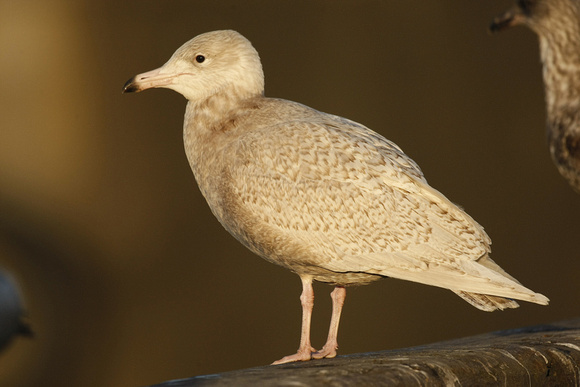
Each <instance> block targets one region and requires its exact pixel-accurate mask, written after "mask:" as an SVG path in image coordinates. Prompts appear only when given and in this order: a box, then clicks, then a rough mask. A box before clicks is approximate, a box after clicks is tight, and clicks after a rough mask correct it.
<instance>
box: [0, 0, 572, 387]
mask: <svg viewBox="0 0 580 387" xmlns="http://www.w3.org/2000/svg"><path fill="white" fill-rule="evenodd" d="M508 6H511V1H504V0H497V1H487V0H478V1H473V0H438V1H430V2H426V1H405V2H403V1H395V0H391V1H386V0H383V1H377V0H373V1H364V0H363V1H361V0H356V1H354V0H352V1H341V2H335V1H311V0H302V1H276V2H272V1H264V0H263V1H257V0H255V1H254V0H252V1H244V2H241V1H238V0H231V1H215V2H210V1H192V0H189V1H185V0H179V1H171V2H167V1H155V2H153V1H147V2H144V1H135V0H133V1H124V2H119V1H111V0H100V1H76V2H73V1H62V0H53V1H50V2H46V1H40V0H22V1H10V0H2V1H0V266H1V267H3V268H4V269H6V270H9V271H11V272H12V273H13V274H14V275H15V276H16V277H17V278H18V280H19V282H20V284H21V287H22V292H23V294H24V296H25V299H26V307H27V310H28V315H29V317H30V320H31V322H32V325H33V328H34V330H35V331H36V337H35V338H34V339H31V340H29V339H19V340H17V341H15V342H14V343H13V345H12V346H11V347H9V348H8V349H7V350H6V351H4V352H3V353H2V354H0V385H6V386H8V385H9V386H38V385H43V386H80V385H82V386H104V385H106V386H131V385H146V384H152V383H156V382H161V381H163V380H168V379H176V378H184V377H189V376H194V375H200V374H208V373H216V372H221V371H227V370H233V369H239V368H245V367H252V366H258V365H264V364H268V363H270V362H271V361H273V360H275V359H278V358H280V357H282V356H283V355H287V354H289V353H292V352H293V351H294V350H295V349H296V348H297V346H298V339H299V326H300V313H301V309H300V303H299V300H298V297H299V294H300V290H301V286H300V281H299V279H298V277H297V276H295V275H293V274H291V273H290V272H287V271H285V270H283V269H281V268H279V267H276V266H274V265H271V264H269V263H267V262H265V261H263V260H261V259H260V258H258V257H256V256H254V255H253V254H251V253H250V252H249V251H247V250H246V249H245V248H244V247H242V246H241V245H240V244H239V243H238V242H237V241H235V240H234V239H233V238H232V237H231V236H230V235H229V234H227V232H225V231H224V230H223V229H222V227H221V226H220V224H219V223H218V222H217V221H216V220H215V219H214V217H213V216H212V214H211V213H210V211H209V209H208V207H207V204H206V203H205V201H204V200H203V198H202V197H201V195H200V193H199V191H198V189H197V186H196V184H195V181H194V178H193V175H192V174H191V172H190V170H189V166H188V164H187V161H186V158H185V154H184V151H183V145H182V138H181V135H182V134H181V130H182V119H183V112H184V108H185V100H184V99H183V97H181V96H180V95H178V94H176V93H174V92H171V91H168V90H153V91H148V92H146V93H142V94H138V95H122V94H121V88H122V85H123V83H124V82H125V81H126V80H127V79H128V78H130V77H131V76H133V75H135V74H137V73H140V72H143V71H146V70H151V69H153V68H156V67H158V66H160V65H162V64H163V63H165V61H166V60H167V59H168V58H169V57H170V55H171V54H172V53H173V52H174V50H175V49H176V48H177V47H179V46H180V45H181V44H182V43H184V42H185V41H186V40H189V39H190V38H192V37H193V36H195V35H197V34H199V33H203V32H207V31H211V30H216V29H225V28H231V29H236V30H238V31H239V32H241V33H242V34H244V35H245V36H246V37H247V38H249V39H250V40H251V41H252V42H253V44H254V46H255V47H256V48H257V50H258V51H259V52H260V55H261V58H262V62H263V65H264V70H265V74H266V95H268V96H275V97H282V98H286V99H291V100H295V101H299V102H302V103H305V104H307V105H310V106H312V107H314V108H317V109H319V110H322V111H326V112H329V113H334V114H338V115H342V116H345V117H348V118H350V119H353V120H356V121H359V122H361V123H363V124H365V125H367V126H369V127H371V128H373V129H374V130H376V131H378V132H379V133H381V134H383V135H385V136H386V137H387V138H389V139H391V140H393V141H395V142H396V143H397V144H399V145H400V146H401V147H402V148H403V149H404V150H405V151H406V152H407V153H408V154H409V155H410V156H411V157H412V158H414V159H415V160H416V161H417V162H418V163H419V165H420V166H421V167H422V168H423V171H424V172H425V175H426V177H427V179H428V180H429V182H430V183H431V185H433V186H434V187H436V188H437V189H439V190H440V191H441V192H443V193H444V194H445V195H447V196H448V197H449V198H450V199H451V200H453V201H455V202H457V203H460V204H461V205H462V206H464V208H465V209H466V210H467V212H468V213H469V214H471V215H472V216H473V217H474V218H475V219H476V220H477V221H478V222H480V223H481V224H482V225H484V226H485V228H486V230H487V231H488V233H489V234H490V236H491V237H492V239H493V241H494V244H493V248H494V251H493V255H492V257H493V258H494V259H495V260H496V261H497V262H498V263H500V264H501V266H502V267H504V268H505V269H506V270H507V271H508V272H509V273H511V274H513V275H514V276H515V277H517V278H518V279H519V280H520V281H522V282H523V283H524V284H525V285H526V286H528V287H530V288H532V289H534V290H535V291H538V292H541V293H544V294H546V295H547V296H548V297H549V298H550V299H551V301H552V302H551V304H550V306H548V307H541V306H538V305H532V304H528V303H522V307H521V308H519V309H517V310H511V311H505V312H495V313H484V312H481V311H478V310H476V309H475V308H473V307H471V306H469V305H468V304H467V303H465V302H464V301H462V300H461V299H460V298H459V297H457V296H455V295H453V294H452V293H451V292H449V291H446V290H442V289H437V288H432V287H427V286H423V285H419V284H413V283H407V282H404V281H399V280H384V281H381V282H379V283H375V284H373V285H370V286H366V287H361V288H356V289H353V290H350V291H349V292H348V297H347V303H346V306H345V310H344V314H343V319H342V322H341V331H340V337H339V342H340V344H341V348H340V354H348V353H355V352H365V351H375V350H384V349H394V348H400V347H408V346H414V345H419V344H426V343H430V342H435V341H441V340H447V339H451V338H456V337H461V336H467V335H473V334H478V333H483V332H488V331H493V330H500V329H507V328H515V327H520V326H525V325H533V324H540V323H549V322H552V321H557V320H562V319H566V318H572V317H577V316H578V315H579V314H580V311H579V307H578V303H577V301H576V300H577V295H578V290H579V287H580V285H579V284H578V270H579V269H580V260H579V255H580V252H579V249H578V247H579V243H578V242H579V239H580V238H579V235H580V222H579V219H580V217H579V216H580V197H579V196H578V195H577V194H575V193H574V192H573V191H572V189H571V188H570V187H568V185H567V184H566V182H565V181H564V180H563V179H562V178H561V177H560V176H559V175H558V173H557V171H556V168H555V167H554V166H553V165H552V162H551V160H550V157H549V154H548V148H547V144H546V141H545V134H544V120H545V113H544V101H543V85H542V80H541V67H540V63H539V59H538V47H537V39H536V37H535V36H534V35H533V34H532V32H530V31H528V30H526V29H524V28H516V29H513V30H510V31H507V32H504V33H502V34H501V35H499V36H490V35H489V34H488V33H487V32H486V29H487V26H488V25H489V22H490V21H491V19H492V18H493V17H494V16H495V15H497V14H499V13H501V12H503V11H504V10H505V9H506V8H508ZM331 290H332V289H331V288H330V287H328V286H323V285H318V286H316V287H315V292H316V296H317V298H316V306H315V312H314V320H313V342H314V345H315V346H320V345H322V344H323V343H324V340H325V338H326V332H327V327H328V323H329V316H330V298H329V296H328V294H329V292H330V291H331Z"/></svg>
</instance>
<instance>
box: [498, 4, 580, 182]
mask: <svg viewBox="0 0 580 387" xmlns="http://www.w3.org/2000/svg"><path fill="white" fill-rule="evenodd" d="M513 25H526V26H528V27H529V28H531V29H532V30H533V31H534V32H536V34H537V35H538V38H539V40H540V57H541V59H542V64H543V76H544V85H545V94H546V107H547V113H548V119H547V136H548V143H549V146H550V154H551V155H552V159H553V160H554V162H555V163H556V166H557V168H558V171H559V172H560V174H561V175H562V176H563V177H564V178H565V179H566V180H567V181H568V183H570V185H571V186H572V187H573V188H574V190H576V191H577V192H579V193H580V1H578V0H520V1H518V2H517V4H516V6H515V7H514V8H513V9H511V10H509V11H508V12H506V13H505V14H504V15H502V16H500V17H498V18H496V19H495V20H494V22H493V23H492V25H491V30H492V31H498V30H502V29H504V28H506V27H510V26H513Z"/></svg>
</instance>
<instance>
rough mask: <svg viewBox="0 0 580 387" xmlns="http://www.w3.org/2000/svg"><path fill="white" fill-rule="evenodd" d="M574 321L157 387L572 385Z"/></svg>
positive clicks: (576, 360)
mask: <svg viewBox="0 0 580 387" xmlns="http://www.w3.org/2000/svg"><path fill="white" fill-rule="evenodd" d="M579 384H580V318H578V319H574V320H569V321H562V322H558V323H554V324H550V325H538V326H533V327H527V328H520V329H512V330H506V331H499V332H492V333H488V334H484V335H478V336H472V337H466V338H463V339H457V340H452V341H446V342H441V343H435V344H430V345H425V346H420V347H413V348H407V349H400V350H391V351H381V352H369V353H361V354H353V355H345V356H338V357H336V358H335V359H323V360H312V361H309V362H301V363H290V364H283V365H278V366H264V367H257V368H249V369H245V370H239V371H231V372H224V373H221V374H214V375H203V376H197V377H194V378H191V379H181V380H173V381H169V382H165V383H162V384H157V385H155V386H157V387H160V386H165V387H169V386H171V387H185V386H218V385H231V386H313V385H332V386H355V385H356V386H371V385H372V386H461V385H464V386H472V385H477V386H491V385H493V386H498V385H499V386H523V385H530V386H536V385H542V386H553V385H559V386H577V385H579Z"/></svg>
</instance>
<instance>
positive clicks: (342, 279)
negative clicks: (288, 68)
mask: <svg viewBox="0 0 580 387" xmlns="http://www.w3.org/2000/svg"><path fill="white" fill-rule="evenodd" d="M153 87H164V88H168V89H172V90H175V91H177V92H178V93H181V94H182V95H183V96H184V97H185V98H186V99H187V100H188V103H187V107H186V111H185V122H184V133H183V136H184V142H185V152H186V154H187V158H188V160H189V164H190V166H191V169H192V170H193V174H194V175H195V178H196V180H197V183H198V185H199V188H200V190H201V192H202V194H203V196H204V197H205V199H206V200H207V203H208V204H209V206H210V208H211V210H212V212H213V213H214V215H215V216H216V217H217V219H218V220H219V221H220V222H221V224H222V225H223V226H224V227H225V229H226V230H228V231H229V232H230V233H231V234H232V235H233V236H234V237H235V238H237V239H238V240H239V241H240V242H241V243H242V244H243V245H245V246H246V247H247V248H249V249H250V250H252V251H253V252H254V253H256V254H257V255H259V256H261V257H262V258H264V259H266V260H267V261H270V262H272V263H275V264H277V265H280V266H282V267H285V268H287V269H289V270H290V271H293V272H294V273H296V274H298V276H300V279H301V280H302V286H303V290H302V295H301V296H300V301H301V303H302V312H303V315H302V332H301V339H300V347H299V349H298V352H297V353H296V354H293V355H290V356H286V357H284V358H282V359H280V360H278V361H276V362H274V364H281V363H287V362H292V361H298V360H310V359H311V358H315V359H318V358H324V357H327V358H331V357H334V356H336V350H337V348H338V344H337V333H338V324H339V319H340V313H341V309H342V306H343V303H344V299H345V295H346V290H345V287H346V286H349V285H362V284H367V283H369V282H372V281H375V280H378V279H381V278H385V277H393V278H399V279H404V280H409V281H415V282H420V283H423V284H427V285H433V286H439V287H442V288H447V289H450V290H451V291H453V292H454V293H456V294H457V295H459V296H460V297H462V298H463V299H464V300H466V301H467V302H469V303H470V304H471V305H473V306H475V307H476V308H479V309H481V310H485V311H493V310H496V309H506V308H515V307H517V306H518V304H517V303H516V302H515V301H513V299H519V300H525V301H530V302H535V303H538V304H542V305H546V304H547V303H548V299H547V298H546V297H545V296H543V295H541V294H538V293H534V292H533V291H531V290H530V289H527V288H525V287H524V286H522V285H521V284H520V283H519V282H518V281H517V280H516V279H514V278H513V277H511V276H510V275H509V274H507V273H506V272H505V271H504V270H502V269H501V268H500V267H499V266H498V265H497V264H496V263H495V262H494V261H492V260H491V258H490V257H489V253H490V244H491V241H490V239H489V237H488V236H487V234H486V233H485V232H484V231H483V228H482V227H481V226H480V225H479V224H478V223H476V222H475V221H474V220H473V219H472V218H471V217H470V216H469V215H467V214H466V213H465V212H464V211H463V210H462V209H460V208H459V207H458V206H456V205H455V204H453V203H451V202H450V201H449V200H448V199H447V198H446V197H445V196H443V195H442V194H441V193H439V192H438V191H436V190H435V189H433V188H431V187H430V186H429V185H428V184H427V181H426V180H425V178H424V177H423V173H422V172H421V170H420V169H419V167H418V166H417V164H415V162H414V161H413V160H411V159H410V158H409V157H408V156H407V155H406V154H405V153H403V151H402V150H401V149H400V148H399V147H398V146H397V145H395V144H394V143H392V142H391V141H389V140H387V139H385V138H384V137H383V136H381V135H379V134H377V133H375V132H373V131H372V130H370V129H369V128H367V127H365V126H363V125H361V124H358V123H356V122H353V121H350V120H347V119H345V118H342V117H338V116H335V115H331V114H326V113H322V112H319V111H317V110H314V109H312V108H309V107H307V106H304V105H301V104H299V103H296V102H291V101H286V100H283V99H275V98H266V97H264V75H263V72H262V65H261V63H260V58H259V56H258V53H257V52H256V50H255V49H254V47H253V46H252V44H251V43H250V42H249V41H248V40H247V39H246V38H244V37H243V36H242V35H240V34H239V33H237V32H235V31H215V32H209V33H205V34H202V35H199V36H197V37H195V38H194V39H192V40H190V41H189V42H187V43H185V44H184V45H183V46H181V47H180V48H179V49H178V50H177V51H176V52H175V53H174V54H173V56H172V57H171V58H170V59H169V61H168V62H167V63H166V64H164V65H163V66H162V67H160V68H159V69H157V70H153V71H149V72H146V73H143V74H139V75H137V76H135V77H133V78H131V79H130V80H129V81H127V83H126V84H125V86H124V92H138V91H142V90H145V89H149V88H153ZM312 281H320V282H324V283H328V284H332V285H335V288H334V291H333V292H332V293H331V296H332V301H333V311H332V317H331V322H330V329H329V334H328V339H327V342H326V344H325V345H324V346H323V347H322V349H321V350H319V351H316V350H315V349H314V348H312V346H311V342H310V320H311V314H312V308H313V304H314V293H313V290H312Z"/></svg>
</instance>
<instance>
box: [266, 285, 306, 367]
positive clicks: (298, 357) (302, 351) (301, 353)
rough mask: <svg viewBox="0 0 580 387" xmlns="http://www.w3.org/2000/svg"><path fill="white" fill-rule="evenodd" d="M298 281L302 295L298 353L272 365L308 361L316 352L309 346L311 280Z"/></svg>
mask: <svg viewBox="0 0 580 387" xmlns="http://www.w3.org/2000/svg"><path fill="white" fill-rule="evenodd" d="M300 279H301V280H302V294H301V295H300V303H301V304H302V332H301V333H300V347H299V348H298V352H296V353H295V354H294V355H288V356H285V357H283V358H282V359H280V360H276V361H275V362H274V363H272V365H274V364H284V363H290V362H293V361H306V360H310V356H311V354H312V352H315V351H316V350H315V349H314V348H312V345H311V344H310V321H311V319H312V308H313V307H314V290H313V289H312V278H311V277H300Z"/></svg>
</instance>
